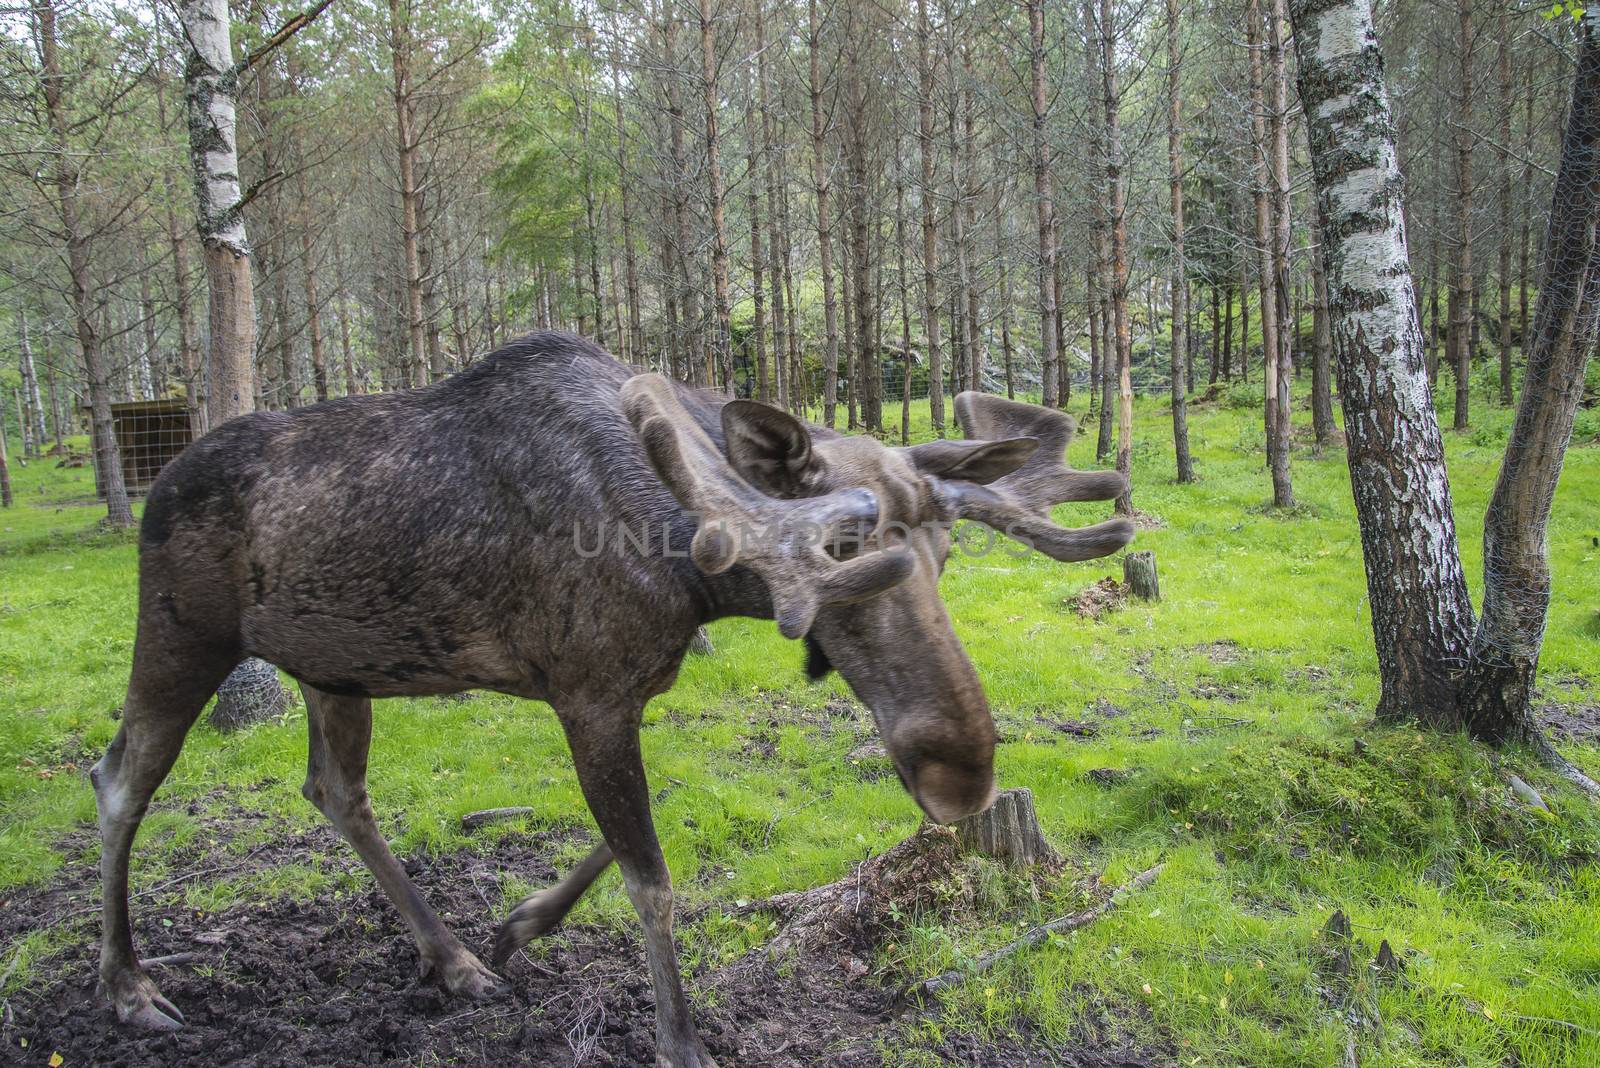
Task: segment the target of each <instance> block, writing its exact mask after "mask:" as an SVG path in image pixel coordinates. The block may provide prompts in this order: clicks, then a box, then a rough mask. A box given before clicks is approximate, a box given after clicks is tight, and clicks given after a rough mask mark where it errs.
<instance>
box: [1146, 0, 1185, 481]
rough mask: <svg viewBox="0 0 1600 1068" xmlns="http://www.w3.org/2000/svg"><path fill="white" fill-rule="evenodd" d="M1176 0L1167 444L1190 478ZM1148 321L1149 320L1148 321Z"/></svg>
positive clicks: (1171, 52) (1172, 4)
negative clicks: (1169, 434)
mask: <svg viewBox="0 0 1600 1068" xmlns="http://www.w3.org/2000/svg"><path fill="white" fill-rule="evenodd" d="M1178 28H1179V27H1178V0H1167V174H1168V186H1169V199H1170V201H1171V208H1172V307H1171V315H1172V446H1173V452H1174V454H1175V456H1176V459H1177V464H1178V481H1179V482H1193V481H1194V461H1193V460H1191V459H1190V457H1189V415H1188V411H1187V409H1186V405H1187V403H1188V394H1189V380H1188V377H1187V365H1186V364H1185V360H1186V358H1187V356H1188V351H1189V331H1188V324H1189V279H1188V272H1187V270H1186V268H1185V267H1184V261H1183V236H1184V235H1183V96H1182V87H1181V85H1180V81H1179V78H1180V74H1181V71H1180V70H1179V47H1178ZM1152 325H1153V324H1152Z"/></svg>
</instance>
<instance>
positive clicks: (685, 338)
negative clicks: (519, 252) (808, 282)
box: [661, 4, 705, 386]
mask: <svg viewBox="0 0 1600 1068" xmlns="http://www.w3.org/2000/svg"><path fill="white" fill-rule="evenodd" d="M661 42H662V51H663V53H664V54H665V64H666V72H665V74H664V79H665V81H666V95H667V120H668V121H667V127H668V132H669V144H670V146H671V152H672V174H673V181H672V182H671V196H670V201H671V211H670V213H671V215H672V228H671V229H670V230H669V231H668V233H669V238H668V240H669V243H670V244H671V245H672V253H673V254H672V260H673V267H674V270H675V272H676V274H677V276H678V292H679V294H680V296H681V300H680V304H681V306H682V311H683V334H682V335H681V344H680V346H679V348H680V357H681V359H682V361H683V362H682V366H681V367H680V368H679V369H678V377H679V378H681V379H683V380H684V381H686V382H688V383H690V384H691V385H695V386H700V385H704V384H705V382H704V377H705V370H704V365H703V362H702V359H701V355H700V353H699V351H698V349H699V345H698V342H697V341H696V338H698V337H699V333H700V293H699V289H698V288H697V286H696V284H695V281H694V278H693V275H692V272H691V271H690V269H689V255H690V252H689V250H690V249H691V248H693V247H694V239H693V235H692V232H691V229H690V225H689V222H690V219H689V163H688V156H687V154H686V153H685V151H684V145H683V132H684V121H685V120H684V113H683V87H682V86H681V85H680V84H679V81H678V79H679V72H678V59H679V57H678V17H677V15H675V14H673V12H672V7H671V5H670V4H667V5H663V13H662V16H661ZM674 333H676V331H674Z"/></svg>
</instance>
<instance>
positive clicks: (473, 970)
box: [423, 950, 511, 1001]
mask: <svg viewBox="0 0 1600 1068" xmlns="http://www.w3.org/2000/svg"><path fill="white" fill-rule="evenodd" d="M430 972H432V973H437V975H438V977H439V983H440V985H441V986H443V987H444V988H445V989H446V990H448V991H449V992H450V993H452V994H455V995H458V996H460V997H466V998H471V999H472V1000H474V1001H492V1000H494V999H496V998H503V997H505V996H506V995H508V994H510V993H511V986H510V984H508V983H507V982H506V981H505V980H504V979H502V978H500V977H499V976H498V975H496V974H494V972H491V971H490V970H489V969H488V968H485V967H484V966H483V962H482V961H480V960H478V958H477V957H474V956H473V955H472V954H471V953H468V952H467V951H466V950H462V951H461V952H460V953H458V954H456V955H454V956H452V957H450V958H449V959H448V960H446V961H443V962H441V963H438V964H435V965H433V966H431V967H430V966H428V965H424V969H423V974H424V975H426V974H428V973H430Z"/></svg>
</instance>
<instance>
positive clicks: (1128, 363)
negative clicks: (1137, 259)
mask: <svg viewBox="0 0 1600 1068" xmlns="http://www.w3.org/2000/svg"><path fill="white" fill-rule="evenodd" d="M1035 2H1037V0H1035ZM1100 76H1101V78H1102V79H1103V80H1104V82H1105V119H1106V184H1107V186H1108V189H1109V194H1110V195H1109V197H1108V200H1109V203H1110V210H1111V314H1112V321H1113V322H1114V324H1115V327H1116V353H1117V470H1118V471H1120V472H1122V474H1123V475H1124V476H1125V477H1127V478H1128V485H1129V489H1128V492H1126V493H1124V494H1123V495H1122V496H1120V497H1118V498H1117V501H1116V510H1117V514H1118V515H1132V514H1133V490H1132V486H1133V479H1132V474H1133V336H1132V333H1131V331H1130V328H1129V322H1128V210H1127V200H1128V187H1127V179H1126V177H1125V175H1124V173H1123V159H1122V125H1121V118H1120V111H1121V107H1122V91H1121V89H1119V88H1118V85H1117V23H1116V10H1115V0H1100Z"/></svg>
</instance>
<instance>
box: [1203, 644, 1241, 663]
mask: <svg viewBox="0 0 1600 1068" xmlns="http://www.w3.org/2000/svg"><path fill="white" fill-rule="evenodd" d="M1194 651H1195V652H1197V653H1199V654H1200V655H1201V656H1203V657H1205V658H1206V659H1207V660H1209V661H1211V662H1212V663H1213V664H1237V663H1239V662H1240V661H1241V660H1243V659H1244V658H1245V651H1244V647H1243V646H1242V645H1240V644H1239V643H1238V642H1236V641H1234V640H1233V639H1231V638H1222V639H1220V640H1218V641H1214V642H1202V643H1201V644H1199V645H1196V646H1194Z"/></svg>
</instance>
